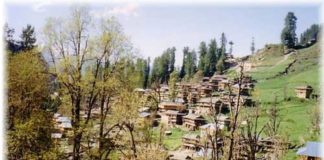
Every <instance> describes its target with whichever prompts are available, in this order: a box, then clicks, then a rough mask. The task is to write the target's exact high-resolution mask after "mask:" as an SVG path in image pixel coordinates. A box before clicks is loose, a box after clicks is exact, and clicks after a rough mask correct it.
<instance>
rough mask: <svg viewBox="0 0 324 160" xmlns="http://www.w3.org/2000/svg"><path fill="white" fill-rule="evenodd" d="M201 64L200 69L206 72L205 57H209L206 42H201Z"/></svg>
mask: <svg viewBox="0 0 324 160" xmlns="http://www.w3.org/2000/svg"><path fill="white" fill-rule="evenodd" d="M198 53H199V64H198V69H199V70H201V71H204V68H205V57H206V55H207V46H206V43H205V42H200V45H199V51H198Z"/></svg>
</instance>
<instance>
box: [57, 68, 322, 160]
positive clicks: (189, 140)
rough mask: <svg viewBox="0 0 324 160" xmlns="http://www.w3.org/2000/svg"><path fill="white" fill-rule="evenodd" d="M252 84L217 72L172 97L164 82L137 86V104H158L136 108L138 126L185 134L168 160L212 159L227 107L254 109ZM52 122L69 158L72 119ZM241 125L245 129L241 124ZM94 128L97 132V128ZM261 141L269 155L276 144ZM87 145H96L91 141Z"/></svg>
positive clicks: (303, 93)
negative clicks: (141, 102) (151, 87)
mask: <svg viewBox="0 0 324 160" xmlns="http://www.w3.org/2000/svg"><path fill="white" fill-rule="evenodd" d="M255 83H256V81H255V80H253V78H252V77H251V76H248V75H244V76H242V77H241V79H239V78H233V79H231V78H229V77H228V76H226V75H220V74H215V75H214V76H212V77H203V78H202V80H201V81H200V82H199V83H189V82H177V83H176V89H175V91H173V92H174V93H176V97H173V98H172V97H171V93H170V92H171V90H170V88H169V86H168V85H165V84H160V85H158V87H157V88H154V89H142V88H136V89H135V90H134V92H135V93H136V94H137V95H139V97H140V98H141V101H143V100H144V101H145V100H147V99H148V98H152V96H156V97H155V98H156V99H157V100H158V108H157V109H152V108H154V107H153V106H143V107H141V108H139V109H138V120H137V122H136V124H137V125H138V126H143V124H146V123H149V124H151V127H152V128H153V129H155V130H157V131H159V132H163V133H160V134H163V135H164V136H165V137H168V136H170V135H172V134H174V133H172V129H173V128H178V129H180V130H182V131H183V132H184V133H186V134H184V135H182V137H181V146H180V148H178V149H177V150H172V151H169V154H168V159H175V160H176V159H193V158H199V157H204V156H207V157H211V154H212V152H213V151H212V150H213V148H215V146H217V147H220V148H221V147H223V146H224V142H223V140H222V139H221V138H219V139H217V140H215V139H214V137H215V133H216V132H220V131H229V130H230V127H231V126H230V124H231V119H230V117H229V114H230V112H231V109H236V107H240V108H241V107H242V108H249V107H257V106H256V105H255V101H254V100H253V98H252V92H253V89H254V86H255ZM294 92H295V94H296V97H298V98H300V99H310V98H316V99H317V95H316V94H312V92H313V88H312V87H311V86H299V87H296V88H295V91H294ZM144 104H145V103H144ZM100 112H101V111H100V108H99V107H96V108H93V109H92V111H91V118H92V119H98V118H99V115H100ZM81 113H82V117H84V118H86V117H87V111H86V109H84V110H82V111H81ZM53 122H54V124H55V128H56V130H55V131H53V133H52V139H55V140H56V142H57V143H58V144H60V145H63V146H64V152H65V153H67V154H71V153H72V145H70V143H69V141H71V137H72V123H71V118H70V117H67V116H64V115H61V114H59V113H56V114H54V117H53ZM241 123H242V125H246V122H245V121H242V122H241ZM159 126H160V127H161V126H164V127H165V128H164V130H162V131H161V130H159V129H160V128H159ZM94 127H95V128H94V129H96V130H97V129H98V127H99V126H98V125H95V126H94ZM218 134H219V133H218ZM243 141H244V140H243ZM243 141H242V142H243ZM259 142H260V144H258V146H259V147H260V149H259V150H260V151H261V152H263V153H267V152H271V151H273V150H274V146H273V143H274V142H273V141H272V140H271V139H269V138H267V137H264V138H261V140H260V141H259ZM212 143H215V144H212ZM243 143H244V142H243ZM84 145H85V146H86V145H89V144H84ZM90 147H98V141H96V140H93V141H92V143H91V144H90ZM219 154H220V153H219ZM220 156H221V155H220ZM242 157H244V155H242Z"/></svg>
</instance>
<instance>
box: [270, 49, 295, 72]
mask: <svg viewBox="0 0 324 160" xmlns="http://www.w3.org/2000/svg"><path fill="white" fill-rule="evenodd" d="M294 53H296V52H291V53H289V54H286V55H284V57H283V58H282V59H281V60H280V61H278V62H277V63H276V64H274V65H273V66H272V67H270V69H272V68H274V67H276V66H277V65H279V64H281V63H283V62H284V61H286V60H287V59H288V57H289V56H290V55H292V54H294Z"/></svg>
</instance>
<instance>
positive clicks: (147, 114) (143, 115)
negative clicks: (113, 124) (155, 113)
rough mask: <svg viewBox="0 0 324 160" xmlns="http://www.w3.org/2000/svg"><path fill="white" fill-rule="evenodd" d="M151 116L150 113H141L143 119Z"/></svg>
mask: <svg viewBox="0 0 324 160" xmlns="http://www.w3.org/2000/svg"><path fill="white" fill-rule="evenodd" d="M150 115H151V113H149V112H140V113H139V116H140V117H142V118H145V117H149V116H150Z"/></svg>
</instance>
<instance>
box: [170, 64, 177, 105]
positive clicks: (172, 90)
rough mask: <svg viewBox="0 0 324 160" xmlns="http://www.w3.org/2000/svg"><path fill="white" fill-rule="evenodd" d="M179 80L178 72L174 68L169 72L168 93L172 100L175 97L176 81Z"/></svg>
mask: <svg viewBox="0 0 324 160" xmlns="http://www.w3.org/2000/svg"><path fill="white" fill-rule="evenodd" d="M178 80H179V73H178V72H177V71H176V70H175V71H173V72H172V73H171V75H170V80H169V93H170V99H171V100H172V101H175V99H176V97H177V88H176V83H177V82H178Z"/></svg>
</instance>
